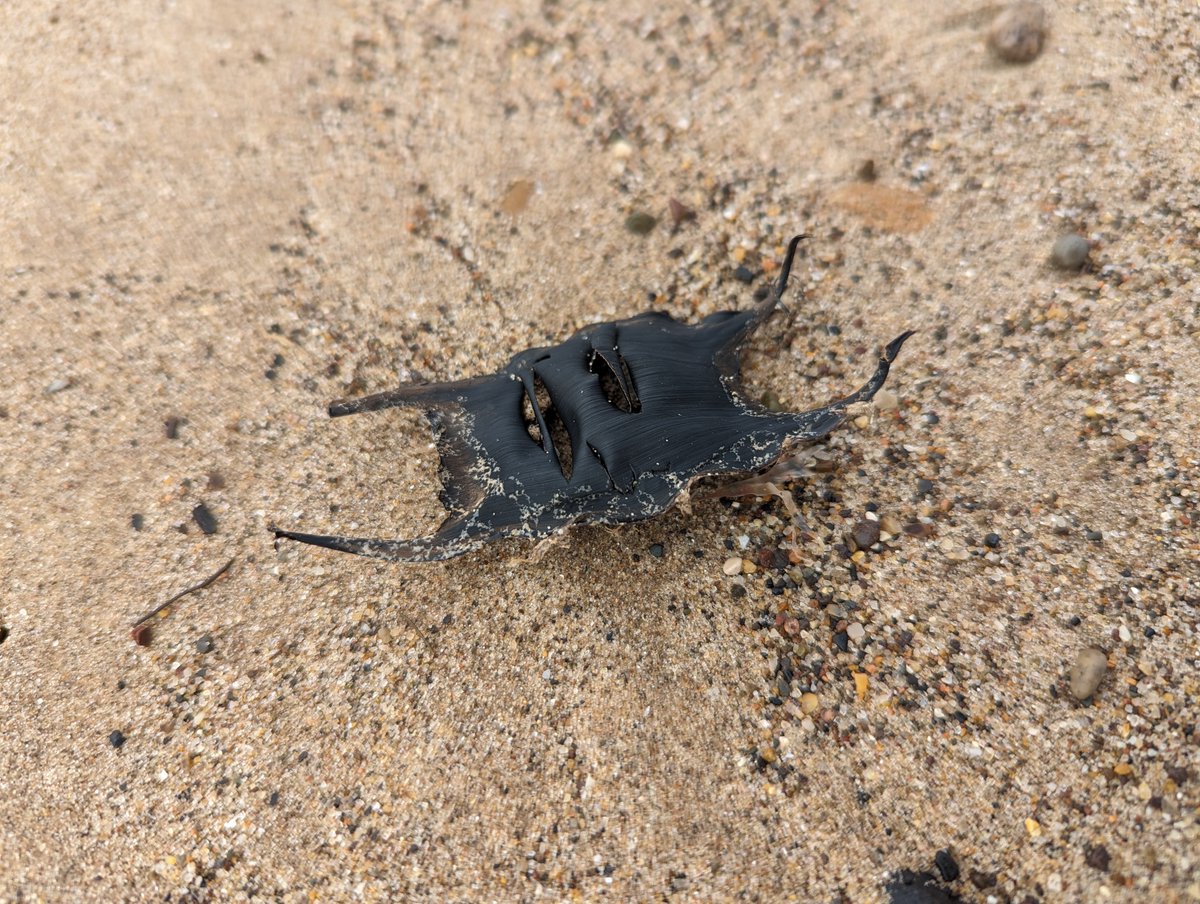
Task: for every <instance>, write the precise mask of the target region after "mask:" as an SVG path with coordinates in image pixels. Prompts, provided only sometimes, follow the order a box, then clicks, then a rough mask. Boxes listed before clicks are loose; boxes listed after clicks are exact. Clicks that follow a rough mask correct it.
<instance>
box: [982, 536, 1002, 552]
mask: <svg viewBox="0 0 1200 904" xmlns="http://www.w3.org/2000/svg"><path fill="white" fill-rule="evenodd" d="M983 545H984V546H986V547H987V548H988V549H995V548H996V547H997V546H999V545H1000V535H999V534H988V535H987V536H986V537H984V538H983Z"/></svg>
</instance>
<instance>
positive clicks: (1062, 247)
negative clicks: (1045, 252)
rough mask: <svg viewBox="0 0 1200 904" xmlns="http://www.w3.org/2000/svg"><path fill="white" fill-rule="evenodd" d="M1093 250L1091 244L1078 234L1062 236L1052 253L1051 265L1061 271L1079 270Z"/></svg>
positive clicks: (1072, 233)
mask: <svg viewBox="0 0 1200 904" xmlns="http://www.w3.org/2000/svg"><path fill="white" fill-rule="evenodd" d="M1091 250H1092V246H1091V243H1090V242H1088V240H1087V239H1085V238H1084V237H1083V236H1081V235H1079V234H1078V233H1076V232H1071V233H1068V234H1067V235H1061V236H1059V237H1058V239H1057V240H1056V241H1055V242H1054V247H1053V248H1052V249H1051V251H1050V263H1052V264H1053V265H1054V266H1056V267H1058V269H1060V270H1078V269H1079V268H1080V267H1082V266H1083V263H1084V261H1086V260H1087V256H1088V252H1089V251H1091Z"/></svg>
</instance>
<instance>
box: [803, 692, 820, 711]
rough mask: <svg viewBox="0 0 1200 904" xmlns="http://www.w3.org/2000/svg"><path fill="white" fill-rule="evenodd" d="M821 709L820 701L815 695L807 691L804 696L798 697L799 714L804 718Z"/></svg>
mask: <svg viewBox="0 0 1200 904" xmlns="http://www.w3.org/2000/svg"><path fill="white" fill-rule="evenodd" d="M820 708H821V701H820V699H819V698H818V697H817V695H816V694H814V693H812V692H811V691H809V692H808V693H806V694H801V695H800V712H802V713H804V715H806V716H811V715H812V714H813V713H815V712H816V711H817V710H818V709H820Z"/></svg>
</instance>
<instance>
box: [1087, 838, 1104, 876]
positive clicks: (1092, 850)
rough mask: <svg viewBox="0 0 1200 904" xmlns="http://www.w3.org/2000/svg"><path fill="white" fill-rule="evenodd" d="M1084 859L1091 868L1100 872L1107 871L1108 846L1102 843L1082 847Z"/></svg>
mask: <svg viewBox="0 0 1200 904" xmlns="http://www.w3.org/2000/svg"><path fill="white" fill-rule="evenodd" d="M1083 856H1084V860H1085V861H1086V862H1087V865H1088V866H1090V867H1091V868H1092V869H1098V870H1100V872H1102V873H1107V872H1108V861H1109V856H1108V848H1106V847H1105V846H1104V845H1102V844H1097V845H1096V846H1095V847H1093V846H1092V845H1090V844H1089V845H1088V846H1087V847H1086V848H1084V852H1083Z"/></svg>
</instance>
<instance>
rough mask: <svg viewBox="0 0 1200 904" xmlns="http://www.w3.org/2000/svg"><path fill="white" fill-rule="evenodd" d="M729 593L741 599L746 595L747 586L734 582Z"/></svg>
mask: <svg viewBox="0 0 1200 904" xmlns="http://www.w3.org/2000/svg"><path fill="white" fill-rule="evenodd" d="M729 595H730V596H732V597H733V598H734V599H735V600H736V599H741V598H742V597H743V596H745V595H746V588H745V587H743V586H742V585H741V584H734V585H733V586H732V587H730V588H729Z"/></svg>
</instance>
